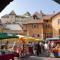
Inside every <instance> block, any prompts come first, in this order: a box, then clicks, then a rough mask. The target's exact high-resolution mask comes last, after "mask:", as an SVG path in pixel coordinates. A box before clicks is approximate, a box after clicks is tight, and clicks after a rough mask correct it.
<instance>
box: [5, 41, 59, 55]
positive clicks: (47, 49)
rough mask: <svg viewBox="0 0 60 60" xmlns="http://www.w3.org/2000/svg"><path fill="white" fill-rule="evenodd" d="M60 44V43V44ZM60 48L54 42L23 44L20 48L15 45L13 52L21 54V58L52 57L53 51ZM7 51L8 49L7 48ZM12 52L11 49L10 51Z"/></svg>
mask: <svg viewBox="0 0 60 60" xmlns="http://www.w3.org/2000/svg"><path fill="white" fill-rule="evenodd" d="M59 44H60V43H59ZM7 46H8V42H7V43H6V47H7ZM57 46H60V45H58V44H55V43H54V42H52V43H50V42H28V44H22V45H19V46H16V45H14V47H13V49H12V48H11V49H12V50H13V51H14V52H17V53H19V55H20V56H24V55H27V54H28V55H37V56H39V55H41V54H44V53H45V54H47V56H50V55H51V53H53V50H54V49H55V48H56V47H57ZM6 49H7V48H6ZM9 50H10V49H9Z"/></svg>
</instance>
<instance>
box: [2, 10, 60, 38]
mask: <svg viewBox="0 0 60 60" xmlns="http://www.w3.org/2000/svg"><path fill="white" fill-rule="evenodd" d="M1 23H2V24H3V25H4V24H7V25H10V28H9V30H11V25H13V27H14V25H16V24H17V25H19V26H20V27H21V30H22V31H23V34H24V35H28V36H32V37H35V38H41V39H45V38H50V37H57V36H59V35H60V12H58V13H55V12H54V13H53V14H44V13H43V12H42V11H40V13H38V12H35V13H34V14H33V15H31V14H30V13H29V12H27V13H25V14H24V15H22V16H21V15H16V14H15V12H14V11H12V12H11V13H10V14H8V15H4V16H2V17H1ZM7 25H6V26H7ZM17 25H16V26H17ZM4 26H5V25H4ZM16 26H15V27H16ZM20 27H19V28H20ZM7 29H8V28H7ZM21 30H19V31H17V30H13V31H15V32H18V33H19V32H20V31H21ZM5 31H6V30H5ZM7 31H8V30H7ZM11 31H12V30H11ZM11 31H8V32H11Z"/></svg>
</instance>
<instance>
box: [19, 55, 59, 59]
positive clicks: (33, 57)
mask: <svg viewBox="0 0 60 60" xmlns="http://www.w3.org/2000/svg"><path fill="white" fill-rule="evenodd" d="M19 60H60V58H51V57H38V56H30V57H25V58H20V59H19Z"/></svg>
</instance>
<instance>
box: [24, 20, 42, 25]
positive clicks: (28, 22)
mask: <svg viewBox="0 0 60 60" xmlns="http://www.w3.org/2000/svg"><path fill="white" fill-rule="evenodd" d="M32 23H43V20H29V21H26V22H24V23H23V24H32Z"/></svg>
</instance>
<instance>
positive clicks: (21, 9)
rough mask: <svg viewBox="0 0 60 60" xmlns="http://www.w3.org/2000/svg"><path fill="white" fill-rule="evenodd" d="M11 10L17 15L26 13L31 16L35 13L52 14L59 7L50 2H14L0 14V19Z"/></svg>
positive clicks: (17, 0)
mask: <svg viewBox="0 0 60 60" xmlns="http://www.w3.org/2000/svg"><path fill="white" fill-rule="evenodd" d="M12 10H14V11H15V13H16V14H17V15H23V14H24V13H26V12H27V11H28V12H30V13H31V14H33V13H34V12H36V11H37V12H40V11H42V12H43V13H46V14H50V13H53V11H55V12H59V11H60V5H59V4H57V3H56V2H54V1H52V0H14V1H13V2H11V3H10V4H9V5H7V6H6V8H4V9H3V11H2V12H0V18H1V16H3V15H5V14H9V13H10V12H11V11H12Z"/></svg>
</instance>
